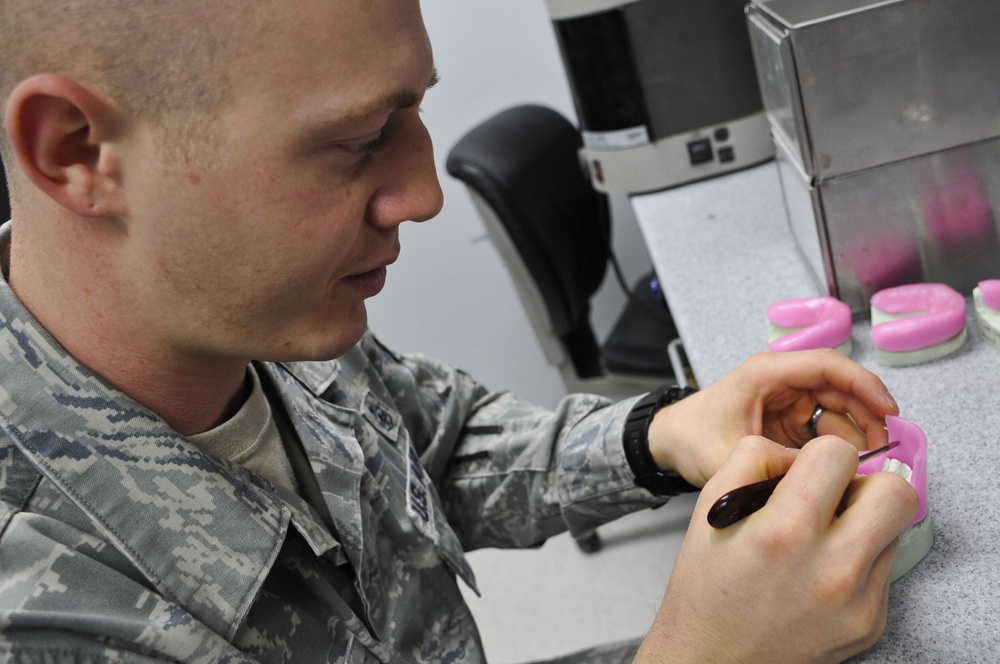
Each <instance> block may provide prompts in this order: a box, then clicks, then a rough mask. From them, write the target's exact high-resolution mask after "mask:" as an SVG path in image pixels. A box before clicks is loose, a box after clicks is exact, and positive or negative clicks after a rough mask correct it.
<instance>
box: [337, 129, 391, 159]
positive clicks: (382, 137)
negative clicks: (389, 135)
mask: <svg viewBox="0 0 1000 664" xmlns="http://www.w3.org/2000/svg"><path fill="white" fill-rule="evenodd" d="M385 142H386V133H385V132H384V131H383V132H381V133H380V134H379V135H378V136H376V137H375V138H373V139H372V140H370V141H364V142H362V143H352V144H348V145H345V146H344V147H345V148H346V149H347V150H349V151H350V152H352V153H354V154H357V155H359V156H362V157H374V156H375V155H376V154H378V153H379V151H380V150H381V149H382V148H383V147H385Z"/></svg>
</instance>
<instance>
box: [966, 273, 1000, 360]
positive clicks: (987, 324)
mask: <svg viewBox="0 0 1000 664" xmlns="http://www.w3.org/2000/svg"><path fill="white" fill-rule="evenodd" d="M972 303H973V307H974V308H975V310H976V324H977V327H978V328H979V336H981V337H982V338H983V339H984V340H985V341H986V342H988V343H989V344H991V345H992V346H993V347H995V348H997V349H1000V279H987V280H986V281H980V282H979V285H978V286H977V287H976V288H975V289H974V290H973V291H972Z"/></svg>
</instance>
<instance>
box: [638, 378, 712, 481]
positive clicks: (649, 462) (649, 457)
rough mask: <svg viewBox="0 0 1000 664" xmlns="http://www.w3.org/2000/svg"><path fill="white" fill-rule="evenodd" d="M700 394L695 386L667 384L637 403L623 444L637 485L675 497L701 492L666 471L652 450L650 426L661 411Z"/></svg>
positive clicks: (679, 477) (676, 475)
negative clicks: (656, 459)
mask: <svg viewBox="0 0 1000 664" xmlns="http://www.w3.org/2000/svg"><path fill="white" fill-rule="evenodd" d="M695 392H697V390H696V389H695V388H692V387H678V386H676V385H667V386H664V387H662V388H660V389H657V390H654V391H652V392H650V393H649V394H647V395H646V396H644V397H643V398H642V399H640V400H639V401H637V402H636V404H635V406H633V407H632V410H631V411H630V412H629V414H628V417H627V418H626V420H625V430H624V432H623V435H622V439H623V440H622V442H623V444H624V446H625V458H626V460H628V465H629V467H630V468H631V469H632V472H633V473H634V474H635V483H636V485H638V486H641V487H643V488H644V489H646V490H648V491H649V492H651V493H654V494H656V495H658V496H676V495H678V494H681V493H690V492H692V491H699V490H700V489H699V488H698V487H696V486H694V485H693V484H691V483H690V482H688V481H687V480H685V479H684V478H683V477H681V476H680V475H678V474H677V473H674V472H670V471H664V470H662V469H661V468H660V467H659V466H658V465H657V464H656V461H654V460H653V454H652V453H651V452H650V451H649V438H648V435H649V425H650V423H651V422H652V421H653V416H655V415H656V412H657V411H658V410H660V409H661V408H665V407H666V406H669V405H670V404H673V403H676V402H678V401H680V400H681V399H683V398H684V397H687V396H689V395H691V394H694V393H695Z"/></svg>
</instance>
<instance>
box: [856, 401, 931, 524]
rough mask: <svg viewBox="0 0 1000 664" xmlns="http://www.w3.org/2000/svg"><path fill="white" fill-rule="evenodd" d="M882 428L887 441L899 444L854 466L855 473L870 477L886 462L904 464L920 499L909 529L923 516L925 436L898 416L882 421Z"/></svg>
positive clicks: (925, 489) (925, 506)
mask: <svg viewBox="0 0 1000 664" xmlns="http://www.w3.org/2000/svg"><path fill="white" fill-rule="evenodd" d="M885 425H886V429H888V431H889V440H890V441H895V440H898V441H899V445H897V446H896V447H894V448H892V449H891V450H889V451H888V452H886V453H885V454H884V455H883V456H880V457H876V458H874V459H869V460H868V461H865V462H864V463H862V464H861V465H859V466H858V473H859V474H861V475H870V474H872V473H877V472H879V471H880V470H882V466H883V465H884V464H885V462H886V459H896V460H897V461H900V462H902V463H905V464H906V465H907V466H909V467H910V469H911V470H912V471H913V474H912V475H911V476H910V484H911V485H913V488H914V489H916V491H917V495H919V496H920V506H919V507H918V508H917V516H916V517H914V519H913V522H912V523H911V524H910V526H915V525H916V524H918V523H920V522H921V521H923V520H924V517H926V516H927V435H926V434H925V433H924V431H923V429H921V428H920V427H918V426H917V425H916V424H914V423H913V422H911V421H909V420H904V419H903V418H902V417H896V416H894V415H888V416H886V418H885Z"/></svg>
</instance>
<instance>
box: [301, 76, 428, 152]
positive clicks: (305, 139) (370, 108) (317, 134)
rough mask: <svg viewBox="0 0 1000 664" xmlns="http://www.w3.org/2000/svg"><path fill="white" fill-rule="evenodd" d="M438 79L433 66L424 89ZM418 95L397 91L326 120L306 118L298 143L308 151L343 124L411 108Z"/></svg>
mask: <svg viewBox="0 0 1000 664" xmlns="http://www.w3.org/2000/svg"><path fill="white" fill-rule="evenodd" d="M440 80H441V78H440V76H439V75H438V71H437V68H436V67H435V68H434V70H433V71H432V72H431V77H430V79H429V80H428V81H427V87H426V89H427V90H429V89H431V88H433V87H434V86H435V85H437V84H438V82H439V81H440ZM420 97H421V95H420V94H417V93H414V92H409V91H404V92H397V93H394V94H390V95H388V96H387V97H384V98H382V99H380V100H378V101H376V102H374V103H371V104H367V105H366V106H364V107H362V108H358V109H354V110H352V111H350V112H348V113H347V114H346V115H341V116H339V117H336V118H330V119H327V120H324V119H315V121H314V122H310V121H308V120H307V121H306V122H305V123H304V126H303V132H302V136H301V137H300V145H301V146H302V148H303V149H305V150H306V151H310V150H311V149H312V147H314V146H315V144H316V143H317V142H321V141H323V140H324V139H325V138H327V137H329V136H330V135H336V134H338V133H339V132H340V130H341V128H342V127H343V126H345V125H349V124H351V123H353V122H357V121H359V120H360V119H362V118H366V117H368V116H370V115H374V114H376V113H380V112H382V111H386V110H397V109H401V108H411V107H412V106H414V105H415V104H417V103H418V102H419V101H420Z"/></svg>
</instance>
